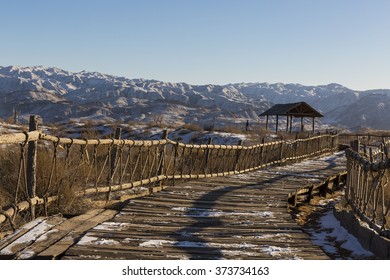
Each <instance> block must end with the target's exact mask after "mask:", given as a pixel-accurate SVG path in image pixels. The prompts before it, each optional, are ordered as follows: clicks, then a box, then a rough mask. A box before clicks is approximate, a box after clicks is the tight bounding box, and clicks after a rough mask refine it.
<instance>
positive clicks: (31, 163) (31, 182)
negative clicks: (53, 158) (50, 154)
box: [27, 116, 38, 220]
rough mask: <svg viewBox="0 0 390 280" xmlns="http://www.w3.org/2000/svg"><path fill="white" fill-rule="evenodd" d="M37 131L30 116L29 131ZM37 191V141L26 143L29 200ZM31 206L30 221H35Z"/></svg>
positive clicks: (34, 117) (33, 210)
mask: <svg viewBox="0 0 390 280" xmlns="http://www.w3.org/2000/svg"><path fill="white" fill-rule="evenodd" d="M36 130H38V121H37V116H30V123H29V131H30V132H31V131H36ZM36 189H37V141H30V142H28V154H27V193H28V197H29V199H33V198H34V197H35V196H36ZM30 206H31V209H30V211H31V220H33V219H35V205H32V204H31V205H30Z"/></svg>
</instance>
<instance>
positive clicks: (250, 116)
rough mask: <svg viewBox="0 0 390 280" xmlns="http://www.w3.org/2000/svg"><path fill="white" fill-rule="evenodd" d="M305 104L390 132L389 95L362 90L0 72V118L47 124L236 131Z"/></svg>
mask: <svg viewBox="0 0 390 280" xmlns="http://www.w3.org/2000/svg"><path fill="white" fill-rule="evenodd" d="M300 101H305V102H307V103H309V104H310V105H311V106H312V107H314V108H315V109H317V110H319V111H320V112H321V113H322V114H323V115H324V116H325V117H324V118H322V119H321V120H320V122H321V123H322V124H330V125H333V126H338V127H344V128H348V129H351V130H354V129H355V130H356V129H358V128H360V127H369V128H373V129H390V122H389V121H388V120H389V119H390V110H389V109H390V90H387V89H381V90H369V91H356V90H352V89H349V88H346V87H344V86H342V85H339V84H334V83H333V84H328V85H320V86H304V85H300V84H283V83H276V84H269V83H235V84H228V85H190V84H187V83H169V82H162V81H156V80H145V79H127V78H124V77H116V76H113V75H106V74H102V73H98V72H86V71H82V72H78V73H72V72H69V71H65V70H62V69H59V68H55V67H50V68H47V67H42V66H34V67H21V66H8V67H1V66H0V118H9V117H10V116H12V115H13V111H14V110H15V111H16V112H18V119H19V121H22V122H23V121H26V120H27V119H28V116H29V115H32V114H36V115H40V116H41V117H42V118H43V120H44V122H48V123H57V122H67V121H69V120H80V119H81V120H87V119H93V120H100V121H117V122H164V123H169V124H176V125H181V124H184V123H195V124H199V125H203V126H204V125H215V126H218V125H221V126H223V125H231V124H235V123H243V122H245V121H246V120H250V121H251V122H261V121H263V120H261V119H260V118H259V117H258V115H259V114H260V113H262V112H263V111H265V110H266V109H268V108H269V107H271V106H272V105H273V104H277V103H292V102H300Z"/></svg>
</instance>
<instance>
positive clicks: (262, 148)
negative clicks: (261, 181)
mask: <svg viewBox="0 0 390 280" xmlns="http://www.w3.org/2000/svg"><path fill="white" fill-rule="evenodd" d="M264 143H265V138H263V140H261V144H263V145H262V146H261V152H260V157H261V159H260V163H261V165H263V164H264Z"/></svg>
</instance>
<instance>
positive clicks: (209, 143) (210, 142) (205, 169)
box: [204, 137, 213, 174]
mask: <svg viewBox="0 0 390 280" xmlns="http://www.w3.org/2000/svg"><path fill="white" fill-rule="evenodd" d="M212 143H213V138H211V137H210V138H209V139H207V145H211V144H212ZM209 157H210V149H209V148H206V154H205V161H204V174H207V171H208V168H207V166H208V165H209Z"/></svg>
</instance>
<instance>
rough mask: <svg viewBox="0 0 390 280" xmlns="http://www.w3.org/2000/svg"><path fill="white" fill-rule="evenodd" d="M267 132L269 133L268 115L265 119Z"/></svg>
mask: <svg viewBox="0 0 390 280" xmlns="http://www.w3.org/2000/svg"><path fill="white" fill-rule="evenodd" d="M265 131H268V115H267V116H266V119H265Z"/></svg>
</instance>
